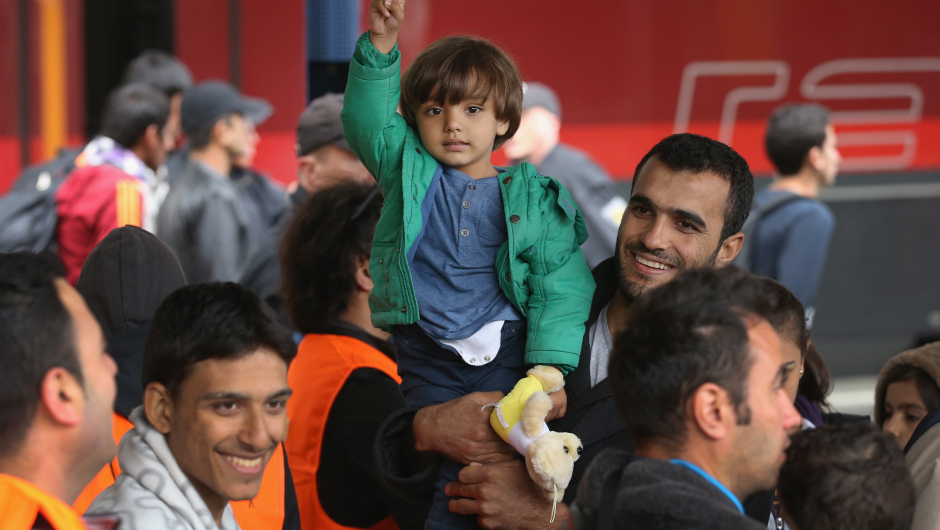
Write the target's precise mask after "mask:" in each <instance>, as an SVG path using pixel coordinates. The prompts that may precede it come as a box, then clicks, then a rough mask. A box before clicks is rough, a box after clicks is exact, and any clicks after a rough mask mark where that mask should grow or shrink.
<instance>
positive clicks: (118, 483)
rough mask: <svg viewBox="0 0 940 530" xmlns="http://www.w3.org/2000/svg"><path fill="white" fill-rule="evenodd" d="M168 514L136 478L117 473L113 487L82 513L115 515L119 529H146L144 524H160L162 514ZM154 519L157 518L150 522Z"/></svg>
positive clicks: (161, 503)
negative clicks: (119, 522) (119, 524)
mask: <svg viewBox="0 0 940 530" xmlns="http://www.w3.org/2000/svg"><path fill="white" fill-rule="evenodd" d="M170 511H171V510H170V508H169V506H166V504H165V503H164V502H163V500H161V499H160V498H159V497H158V496H157V495H155V494H154V493H153V492H152V491H150V490H148V489H147V488H145V487H144V486H143V485H141V484H140V482H138V481H137V479H136V478H134V477H132V476H130V475H129V474H127V473H121V474H120V475H118V477H117V479H115V481H114V484H112V485H111V486H109V487H108V488H107V489H105V490H104V491H102V492H101V493H100V494H99V495H98V496H97V497H95V500H94V502H92V503H91V505H90V506H89V507H88V510H86V511H85V513H86V514H88V515H99V514H101V515H103V514H113V515H117V516H118V517H120V519H121V524H122V528H125V527H126V528H147V526H146V524H147V523H148V522H152V523H153V522H162V520H163V514H164V513H166V512H170ZM155 516H159V518H158V519H154V517H155ZM125 525H126V526H125Z"/></svg>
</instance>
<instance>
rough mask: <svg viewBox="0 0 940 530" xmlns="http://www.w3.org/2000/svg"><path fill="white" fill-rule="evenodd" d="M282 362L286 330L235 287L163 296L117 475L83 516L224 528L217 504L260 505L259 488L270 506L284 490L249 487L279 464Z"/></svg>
mask: <svg viewBox="0 0 940 530" xmlns="http://www.w3.org/2000/svg"><path fill="white" fill-rule="evenodd" d="M294 353H295V346H294V343H293V340H292V338H291V335H290V332H289V331H288V330H286V329H285V328H284V327H283V326H281V325H280V324H278V323H277V322H276V321H275V319H274V313H273V312H272V311H271V309H270V308H268V307H267V306H265V305H264V304H263V303H262V302H261V300H259V299H258V297H257V296H255V295H254V294H252V293H251V291H249V290H247V289H245V288H244V287H240V286H238V285H235V284H233V283H208V284H197V285H190V286H187V287H183V288H180V289H178V290H176V291H174V292H173V293H172V294H170V295H169V296H168V297H167V298H166V299H165V300H164V301H163V303H161V304H160V306H159V308H157V311H156V313H155V315H154V317H153V320H152V321H151V323H150V333H149V335H148V338H147V346H146V349H145V351H144V358H143V378H142V379H143V384H144V399H143V401H144V403H143V406H142V407H138V408H136V409H134V411H133V412H131V416H130V420H131V422H132V423H133V424H134V428H133V429H131V430H130V431H128V432H127V434H125V435H124V438H123V439H122V440H121V446H120V450H119V452H118V463H119V464H120V467H121V474H120V475H119V476H118V477H117V480H115V482H114V485H113V486H111V487H109V488H108V489H106V490H105V491H104V492H102V493H101V494H100V495H99V496H98V497H97V498H96V499H95V501H94V502H93V503H92V504H91V506H90V507H89V508H88V512H87V513H90V514H100V513H115V512H116V513H119V514H120V516H121V519H122V525H125V524H126V525H127V527H128V528H167V527H176V526H179V527H182V528H193V529H215V528H220V529H221V530H234V529H236V528H238V527H239V526H238V524H237V523H236V521H235V516H234V514H233V511H232V508H231V507H230V506H229V501H232V500H249V499H254V502H256V503H259V504H268V503H269V502H270V501H271V499H264V498H260V496H259V490H261V492H262V496H263V495H273V496H274V502H275V503H276V504H277V505H279V506H280V505H281V504H280V502H279V501H280V500H281V499H280V497H283V495H284V488H283V487H281V488H279V489H277V488H274V489H267V490H265V489H262V487H261V486H262V482H263V479H264V478H265V476H266V473H265V470H266V468H267V467H268V463H269V462H270V461H271V460H273V459H278V458H281V457H283V452H282V449H281V448H280V443H281V442H282V441H283V440H284V437H285V436H286V435H287V399H288V397H290V394H291V391H290V388H288V384H287V366H288V363H289V362H290V361H291V359H292V358H293V356H294ZM280 469H283V468H280ZM274 478H275V480H276V481H281V484H282V485H283V481H284V479H285V477H283V476H280V477H274Z"/></svg>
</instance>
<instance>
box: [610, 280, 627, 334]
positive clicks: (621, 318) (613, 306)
mask: <svg viewBox="0 0 940 530" xmlns="http://www.w3.org/2000/svg"><path fill="white" fill-rule="evenodd" d="M629 308H630V301H628V300H627V297H625V296H624V295H623V293H621V292H620V289H617V290H616V291H614V297H613V298H611V299H610V305H609V306H607V329H608V330H609V331H610V337H611V338H613V339H616V338H617V336H618V335H620V333H621V332H622V331H623V330H624V329H626V327H627V310H629Z"/></svg>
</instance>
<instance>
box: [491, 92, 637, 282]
mask: <svg viewBox="0 0 940 530" xmlns="http://www.w3.org/2000/svg"><path fill="white" fill-rule="evenodd" d="M524 87H525V94H524V96H523V99H522V121H521V123H520V124H519V130H518V131H516V134H515V135H514V136H513V137H512V138H510V139H509V140H508V141H507V142H506V145H505V146H503V149H504V150H505V151H506V156H507V157H509V160H510V161H511V162H512V164H514V165H515V164H520V163H522V162H532V163H533V164H535V169H536V170H537V171H538V172H539V173H540V174H542V175H548V176H550V177H552V178H554V179H556V180H558V182H561V183H562V184H563V185H564V186H565V188H566V189H567V190H568V191H569V192H571V196H572V197H574V200H575V202H577V203H578V207H580V208H581V213H582V214H583V215H584V223H585V224H586V225H587V229H588V235H589V237H588V240H587V241H585V242H584V244H583V245H581V250H583V251H584V257H585V258H587V262H588V265H590V266H591V267H592V268H593V267H595V266H597V264H598V263H600V262H602V261H604V260H605V259H607V258H609V257H611V256H613V255H614V244H615V243H616V241H617V227H619V226H620V219H621V217H623V212H624V210H625V209H626V207H627V201H626V199H624V198H623V197H622V196H621V195H620V193H618V192H617V188H616V186H615V185H614V182H613V181H612V180H611V179H610V175H608V174H607V172H606V171H604V168H602V167H601V166H599V165H598V164H597V162H595V161H594V160H592V159H591V157H589V156H588V155H587V154H586V153H584V152H582V151H580V150H578V149H575V148H573V147H570V146H568V145H565V144H563V143H561V142H559V140H558V133H559V131H560V130H561V104H560V103H559V102H558V97H557V96H556V95H555V91H553V90H552V89H551V88H549V87H547V86H546V85H543V84H542V83H525V85H524Z"/></svg>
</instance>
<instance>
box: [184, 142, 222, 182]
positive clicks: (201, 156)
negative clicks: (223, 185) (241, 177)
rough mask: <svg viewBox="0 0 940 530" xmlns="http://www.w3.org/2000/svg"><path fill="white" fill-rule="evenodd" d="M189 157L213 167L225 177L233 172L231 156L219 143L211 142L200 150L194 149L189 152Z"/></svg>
mask: <svg viewBox="0 0 940 530" xmlns="http://www.w3.org/2000/svg"><path fill="white" fill-rule="evenodd" d="M189 158H190V159H191V160H193V161H195V162H200V163H202V164H205V165H207V166H209V167H211V168H212V169H214V170H216V171H217V172H218V173H219V174H220V175H223V176H225V177H228V176H229V173H231V172H232V159H231V157H230V156H229V154H228V152H227V151H226V150H225V149H223V148H222V147H220V146H218V145H214V144H209V145H207V146H206V147H205V148H203V149H200V150H198V151H196V150H193V151H192V152H191V153H190V154H189Z"/></svg>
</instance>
